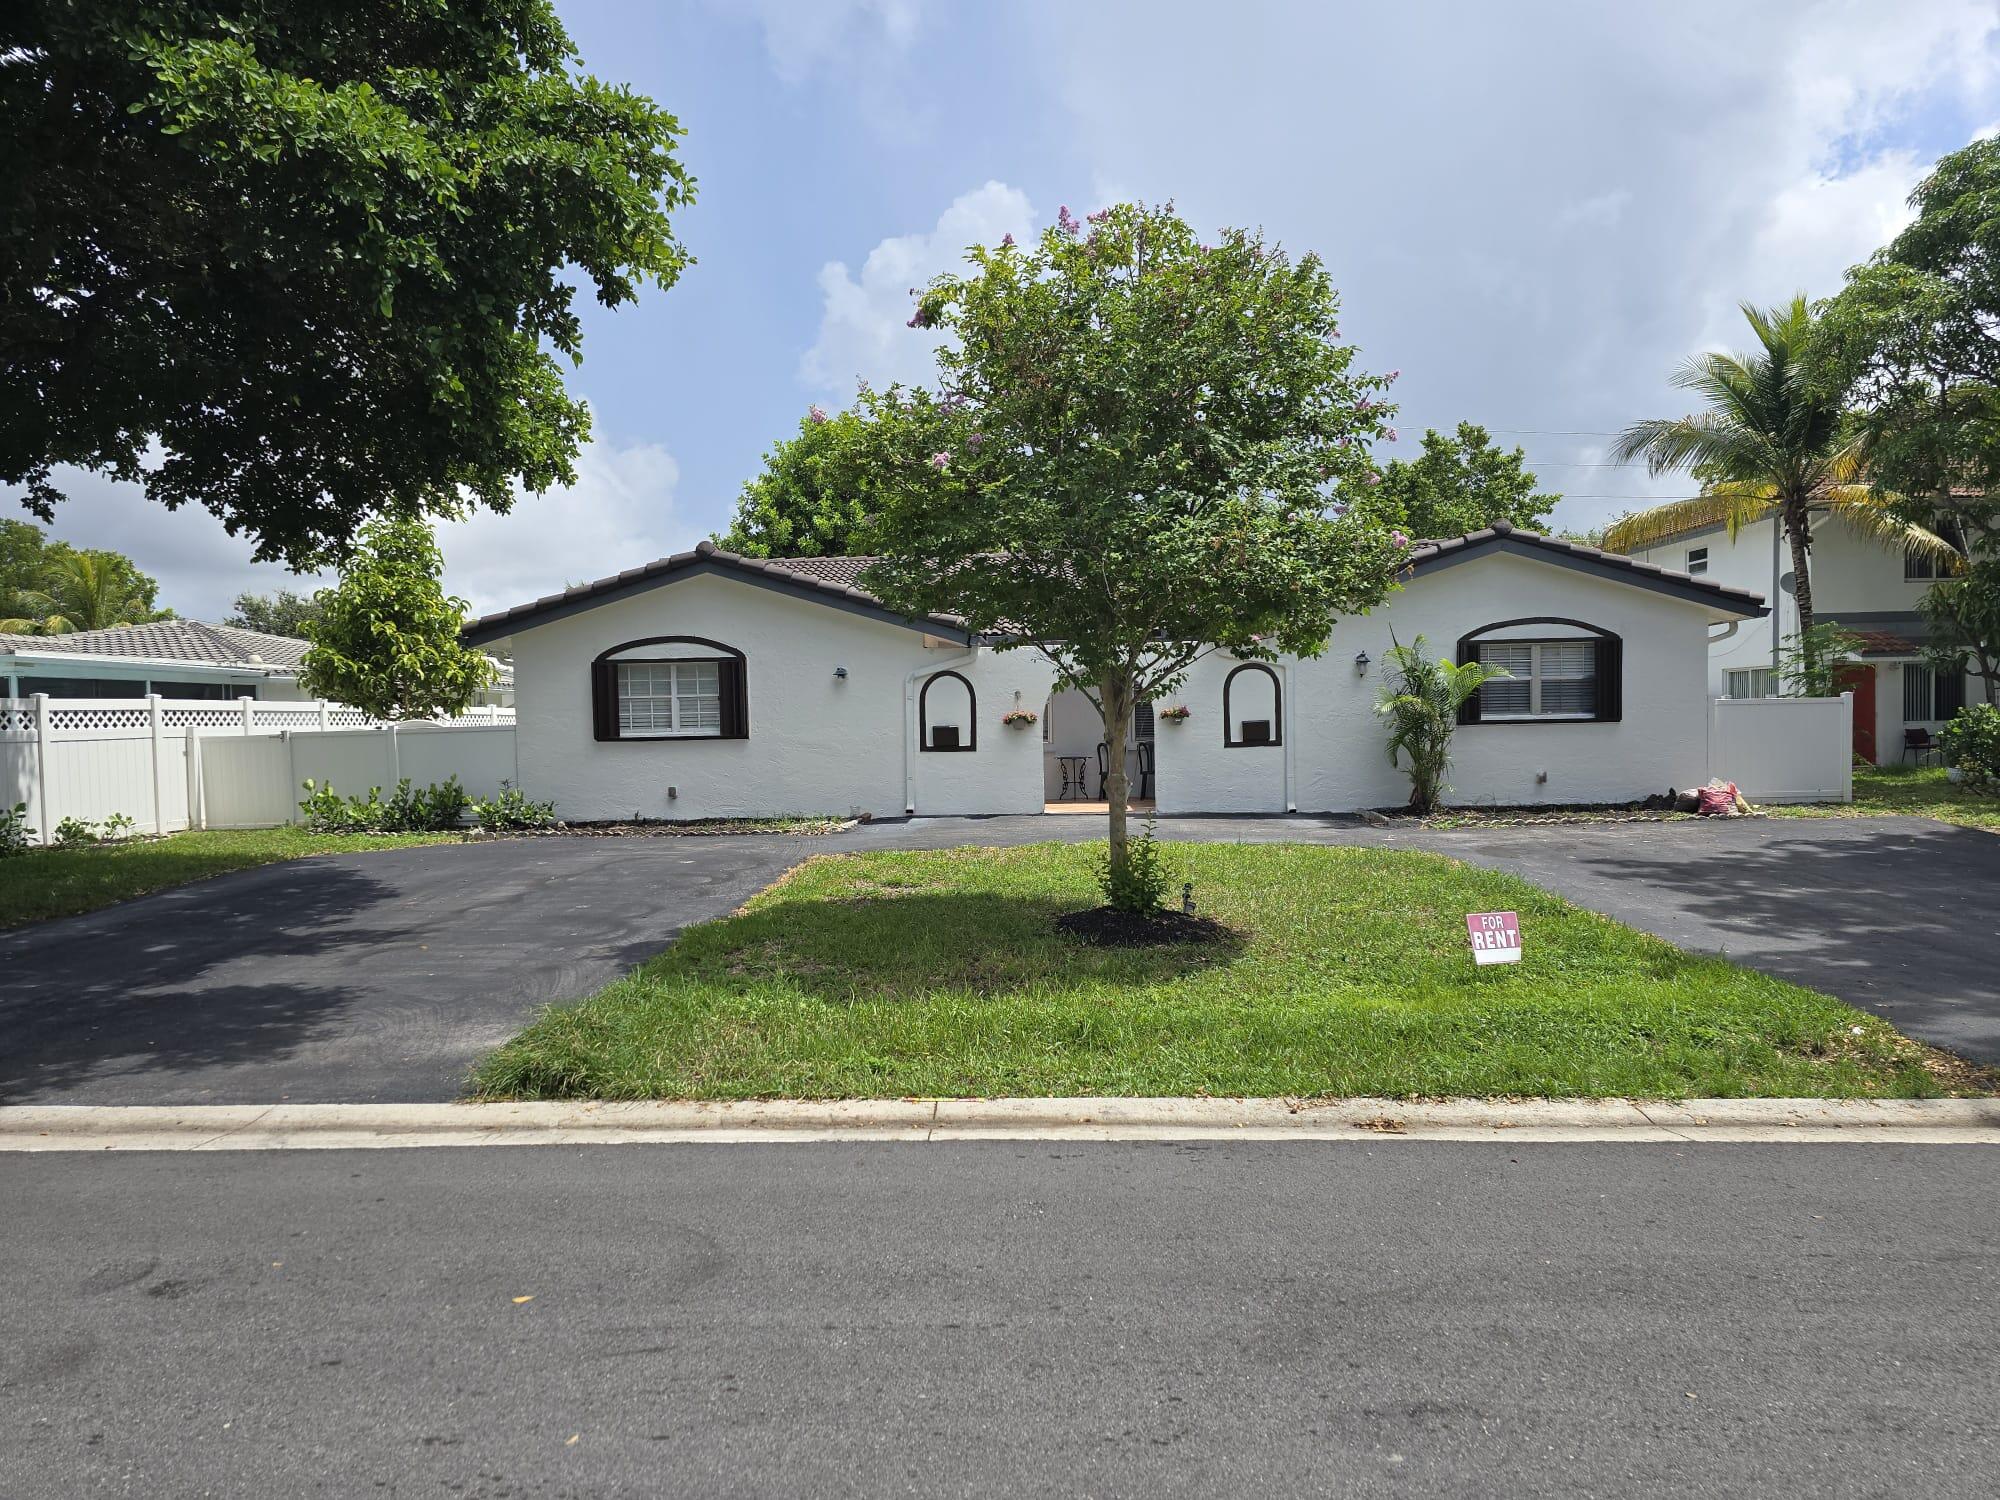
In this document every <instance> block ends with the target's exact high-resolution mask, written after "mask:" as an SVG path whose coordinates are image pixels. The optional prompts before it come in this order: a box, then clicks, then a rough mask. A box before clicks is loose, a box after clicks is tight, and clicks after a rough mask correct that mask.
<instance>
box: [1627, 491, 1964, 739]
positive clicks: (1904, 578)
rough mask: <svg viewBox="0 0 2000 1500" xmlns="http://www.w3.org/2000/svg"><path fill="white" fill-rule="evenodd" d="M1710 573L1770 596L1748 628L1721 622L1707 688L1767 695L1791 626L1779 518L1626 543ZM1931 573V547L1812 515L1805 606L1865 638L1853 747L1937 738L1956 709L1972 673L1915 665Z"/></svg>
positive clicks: (1788, 568) (1857, 674)
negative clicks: (1919, 550) (1906, 547)
mask: <svg viewBox="0 0 2000 1500" xmlns="http://www.w3.org/2000/svg"><path fill="white" fill-rule="evenodd" d="M1632 555H1633V556H1634V557H1635V558H1638V559H1640V560H1642V561H1645V562H1650V563H1655V564H1657V565H1659V566H1661V567H1666V568H1677V569H1680V570H1681V571H1683V572H1686V573H1689V574H1692V575H1693V576H1695V577H1697V578H1704V579H1707V580H1709V581H1711V582H1715V583H1725V584H1730V585H1733V586H1735V587H1738V588H1746V589H1755V590H1758V591H1759V592H1761V593H1763V594H1764V595H1765V596H1766V597H1767V598H1770V599H1775V600H1777V601H1778V604H1777V607H1776V608H1775V609H1773V610H1772V611H1771V613H1770V615H1769V617H1768V618H1767V619H1766V620H1765V621H1764V623H1762V624H1761V625H1758V626H1756V627H1754V628H1753V627H1751V626H1748V625H1745V626H1744V627H1743V628H1741V629H1740V630H1733V631H1728V630H1726V631H1723V632H1721V633H1720V634H1718V636H1717V637H1716V638H1715V639H1714V640H1713V641H1712V642H1711V643H1710V645H1709V691H1710V693H1712V694H1714V695H1715V696H1717V697H1729V698H1765V697H1772V696H1775V695H1777V694H1778V693H1780V692H1781V691H1782V690H1783V685H1782V683H1781V682H1780V681H1779V670H1778V669H1779V659H1780V654H1781V653H1782V651H1783V650H1784V649H1785V647H1786V646H1787V645H1788V644H1789V642H1790V640H1791V638H1792V637H1793V636H1794V635H1796V634H1797V632H1798V628H1799V611H1798V601H1797V600H1796V599H1794V598H1793V597H1792V560H1791V548H1790V547H1789V546H1788V545H1787V544H1786V542H1785V540H1784V536H1783V534H1782V532H1781V530H1780V528H1779V526H1778V524H1777V522H1776V521H1775V520H1764V521H1758V522H1756V523H1755V524H1753V525H1749V526H1745V527H1743V528H1742V529H1741V530H1739V531H1738V532H1737V533H1736V535H1735V536H1734V537H1731V536H1730V534H1729V529H1728V528H1727V527H1726V526H1711V527H1706V528H1704V529H1702V530H1699V531H1689V532H1683V533H1681V534H1680V535H1678V536H1674V537H1669V538H1667V539H1665V540H1664V541H1661V542H1659V543H1657V544H1655V545H1654V546H1651V547H1647V548H1642V549H1639V550H1636V551H1635V552H1634V553H1633V554H1632ZM1936 579H1937V565H1936V563H1935V562H1934V561H1932V560H1931V559H1930V558H1928V557H1921V556H1917V555H1915V554H1908V555H1906V554H1904V553H1903V552H1901V551H1900V550H1898V549H1896V548H1894V547H1891V546H1888V545H1886V544H1884V543H1883V542H1880V541H1878V540H1876V539H1874V538H1872V537H1867V536H1864V535H1862V534H1861V533H1860V532H1858V531H1856V530H1854V528H1852V527H1851V526H1849V525H1847V524H1846V523H1845V522H1844V521H1841V520H1840V519H1839V518H1838V517H1835V516H1824V515H1823V516H1819V517H1817V518H1816V524H1815V525H1814V528H1813V539H1812V594H1813V617H1814V618H1815V619H1816V620H1820V621H1834V622H1837V623H1838V624H1840V625H1841V626H1842V627H1843V628H1844V629H1846V630H1849V631H1851V632H1853V633H1854V634H1855V635H1857V636H1859V637H1860V639H1861V646H1860V650H1859V653H1858V654H1859V656H1860V660H1859V661H1856V662H1852V663H1850V664H1849V665H1848V666H1847V667H1845V668H1843V670H1842V674H1841V683H1842V686H1843V687H1845V688H1848V689H1850V690H1852V692H1853V693H1854V753H1855V754H1856V755H1859V756H1861V757H1862V758H1863V759H1864V760H1868V761H1873V762H1875V763H1877V764H1894V763H1895V762H1897V761H1898V760H1900V759H1902V758H1903V757H1904V755H1905V747H1906V745H1907V744H1908V743H1909V741H1910V739H1911V737H1912V734H1913V732H1915V731H1923V732H1925V733H1927V734H1928V735H1930V736H1932V737H1935V736H1936V734H1937V732H1938V730H1940V729H1942V728H1943V727H1944V724H1945V722H1946V721H1947V720H1948V719H1950V718H1951V716H1952V715H1953V714H1955V713H1957V712H1958V710H1959V709H1960V708H1961V707H1962V706H1964V704H1965V703H1966V701H1967V698H1968V694H1970V693H1973V692H1976V691H1977V687H1978V684H1977V682H1976V681H1975V680H1974V679H1971V678H1970V677H1965V676H1953V675H1951V674H1942V675H1941V674H1938V673H1934V672H1932V671H1931V670H1930V668H1928V667H1926V666H1925V665H1924V664H1923V660H1922V657H1923V650H1924V645H1925V643H1926V642H1927V641H1928V640H1929V636H1930V632H1929V629H1928V627H1927V625H1926V623H1925V620H1924V617H1923V616H1922V615H1921V614H1920V613H1919V612H1918V609H1917V605H1918V603H1919V601H1920V600H1922V598H1923V596H1924V593H1925V591H1926V590H1928V589H1929V588H1930V586H1931V585H1932V583H1934V582H1935V581H1936Z"/></svg>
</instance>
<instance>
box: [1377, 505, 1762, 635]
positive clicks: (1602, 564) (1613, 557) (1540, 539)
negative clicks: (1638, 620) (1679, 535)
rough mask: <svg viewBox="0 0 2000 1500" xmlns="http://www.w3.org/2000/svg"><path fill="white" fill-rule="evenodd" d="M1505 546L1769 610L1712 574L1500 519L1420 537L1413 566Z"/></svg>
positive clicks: (1755, 610) (1719, 600) (1756, 595)
mask: <svg viewBox="0 0 2000 1500" xmlns="http://www.w3.org/2000/svg"><path fill="white" fill-rule="evenodd" d="M1490 547H1499V548H1504V549H1508V550H1519V551H1524V552H1545V553H1548V554H1550V555H1551V556H1552V557H1555V558H1558V559H1561V560H1564V561H1567V562H1570V563H1573V564H1578V565H1581V566H1583V567H1585V568H1588V569H1589V570H1591V571H1593V572H1596V571H1602V572H1604V573H1605V574H1606V575H1607V576H1615V575H1618V574H1628V575H1630V577H1629V578H1627V579H1626V580H1625V581H1627V582H1632V583H1642V584H1646V585H1648V586H1651V587H1654V588H1659V589H1661V590H1663V591H1665V592H1670V593H1674V594H1679V595H1682V596H1683V597H1687V598H1694V599H1700V600H1703V601H1705V602H1712V603H1716V604H1724V605H1728V606H1729V607H1730V608H1732V609H1736V608H1740V609H1743V610H1745V611H1746V612H1748V613H1753V614H1760V615H1761V614H1767V613H1769V611H1768V610H1767V609H1766V608H1765V605H1764V596H1763V595H1762V594H1759V593H1755V592H1753V591H1752V590H1750V589H1739V588H1734V587H1732V586H1730V585H1729V584H1725V583H1712V582H1710V581H1709V580H1708V579H1706V578H1697V577H1695V576H1694V575H1693V574H1691V573H1683V572H1681V571H1679V570H1678V569H1675V568H1663V567H1660V566H1659V565H1658V564H1657V563H1649V562H1641V561H1640V560H1639V559H1638V558H1636V557H1627V556H1625V554H1624V553H1622V552H1606V551H1604V550H1603V549H1602V548H1599V547H1587V546H1585V545H1584V544H1583V543H1582V542H1570V541H1565V540H1563V539H1562V538H1561V537H1557V536H1544V535H1543V534H1542V533H1541V532H1539V531H1523V530H1521V529H1520V528H1518V527H1516V526H1512V525H1510V524H1509V523H1507V522H1506V521H1495V522H1494V523H1493V524H1492V525H1491V526H1487V527H1483V528H1481V529H1480V530H1478V531H1469V532H1467V533H1466V534H1465V535H1464V536H1454V537H1445V538H1443V539H1442V540H1438V541H1427V542H1418V543H1417V544H1416V545H1415V546H1414V547H1412V548H1411V549H1410V567H1411V568H1412V569H1420V568H1423V567H1425V566H1427V565H1432V564H1437V563H1442V562H1449V561H1451V560H1452V559H1454V558H1456V557H1460V556H1463V555H1465V554H1467V553H1470V552H1475V551H1479V550H1481V549H1484V548H1490Z"/></svg>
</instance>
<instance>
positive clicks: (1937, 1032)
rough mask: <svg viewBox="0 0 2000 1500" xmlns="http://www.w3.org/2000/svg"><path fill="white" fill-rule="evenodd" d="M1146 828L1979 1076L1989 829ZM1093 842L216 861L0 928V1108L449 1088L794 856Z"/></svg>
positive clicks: (730, 842) (1995, 869) (666, 845)
mask: <svg viewBox="0 0 2000 1500" xmlns="http://www.w3.org/2000/svg"><path fill="white" fill-rule="evenodd" d="M1159 832H1160V834H1161V836H1162V837H1163V838H1170V839H1223V840H1243V841H1257V842H1273V841H1283V840H1298V841H1303V842H1314V843H1368V844H1377V845H1382V846H1387V847H1399V848H1421V849H1430V850H1434V851H1437V852H1441V853H1446V854H1451V855H1454V856H1456V857H1459V858H1462V859H1466V860H1468V861H1471V862H1473V863H1477V864H1484V865H1491V866H1494V867H1497V868H1501V869H1507V870H1512V871H1514V872H1516V873H1518V874H1521V875H1523V876H1525V877H1527V878H1528V879H1530V880H1532V881H1534V882H1535V883H1537V884H1538V885H1542V886H1545V887H1547V888H1549V889H1551V890H1555V891H1558V892H1560V893H1561V894H1563V895H1565V896H1567V897H1569V898H1570V899H1571V900H1573V901H1576V902H1577V903H1578V904H1580V905H1583V906H1587V907H1590V908H1592V909H1593V910H1596V911H1601V912H1603V913H1605V914H1606V915H1607V916H1611V917H1615V918H1617V919H1618V920H1620V921H1623V922H1627V923H1630V924H1631V925H1633V926H1636V927H1640V928H1643V929H1645V930H1647V931H1650V932H1653V933H1656V934H1658V935H1659V936H1661V937H1663V938H1666V939H1667V940H1668V941H1670V942H1673V943H1677V944H1679V945H1681V946H1682V947H1685V948H1689V949H1693V950H1697V951H1707V952H1719V953H1724V954H1726V955H1728V956H1729V957H1730V958H1733V959H1735V960H1737V961H1738V962H1740V963H1744V964H1748V965H1750V966H1751V967H1753V968H1758V969H1762V970H1765V971H1766V972H1769V973H1772V974H1777V975H1780V976H1782V977H1784V978H1787V979H1793V980H1797V981H1798V982H1800V983H1802V984H1808V985H1811V986H1813V987H1814V988H1816V989H1821V990H1825V991H1827V992H1829V993H1831V994H1835V995H1839V996H1841V997H1843V998H1844V999H1847V1000H1849V1001H1851V1002H1852V1003H1854V1004H1856V1005H1859V1006H1862V1007H1864V1008H1866V1009H1869V1010H1872V1011H1875V1012H1876V1013H1878V1014H1880V1015H1883V1016H1886V1017H1888V1018H1889V1019H1890V1020H1891V1021H1893V1022H1894V1023H1895V1024H1896V1025H1897V1026H1899V1027H1901V1028H1902V1029H1903V1030H1904V1031H1906V1032H1908V1033H1910V1034H1911V1035H1913V1036H1917V1037H1921V1038H1923V1039H1924V1040H1926V1041H1930V1042H1934V1043H1936V1044H1938V1045H1940V1046H1944V1047H1949V1048H1951V1049H1953V1050H1954V1051H1958V1052H1962V1053H1964V1054H1965V1055H1967V1056H1969V1057H1975V1058H1979V1059H1981V1060H1984V1061H1991V1062H2000V961H1996V957H1995V949H1996V947H2000V838H1995V837H1994V836H1993V835H1991V834H1986V833H1980V832H1976V831H1973V830H1969V829H1963V828H1952V827H1947V826H1945V825H1943V824H1939V823H1933V822H1930V821H1928V820H1926V819H1920V818H1857V819H1840V820H1833V819H1829V820H1826V821H1788V820H1780V819H1769V820H1763V819H1759V820H1755V821H1750V820H1744V821H1735V822H1722V821H1717V822H1713V823H1670V824H1611V825H1580V826H1564V827H1541V828H1519V829H1484V830H1481V829H1466V830H1456V831H1444V832H1404V831H1401V830H1379V829H1373V828H1368V827H1365V826H1362V825H1359V824H1355V823H1351V822H1346V821H1343V820H1338V819H1315V818H1257V819H1248V818H1190V819H1164V820H1162V821H1161V823H1160V825H1159ZM1101 836H1102V829H1101V825H1100V824H1099V822H1098V820H1096V819H1094V818H1081V817H1078V818H1069V817H1055V818H1051V817H1022V818H967V819H925V820H920V821H915V822H907V823H885V824H875V825H871V826H866V827H863V828H860V829H856V830H854V831H853V832H852V833H849V834H845V835H840V836H837V837H833V838H822V839H794V838H780V837H764V836H755V837H726V838H685V839H646V838H628V839H588V838H575V839H565V838H550V839H525V840H506V841H496V842H491V843H477V844H462V845H461V844H450V845H438V846H433V847H428V848H416V849H397V850H382V851H379V852H373V853H366V854H357V855H336V856H323V857H320V858H315V859H309V860H302V861H298V862H295V863H292V864H285V865H272V866H266V867H264V868H261V869H256V870H246V871H241V872H238V873H236V874H233V875H225V876H222V877H220V878H218V879H215V880H209V881H204V882H201V883H199V884H196V885H190V886H184V887H181V888H180V889H178V890H173V891H166V892H162V893H160V894H158V895H154V896H147V897H143V898H141V899H140V900H137V901H132V902H128V903H126V904H124V905H122V906H117V907H112V908H109V909H107V910H105V911H101V912H96V913H93V914H91V915H89V916H84V917H74V918H69V919H66V920H63V921H57V922H50V923H45V924H42V925H40V926H36V927H31V928H27V929H24V930H21V931H18V932H14V933H9V934H5V935H0V1101H4V1102H7V1103H16V1104H20V1103H44V1104H56V1103H75V1104H86V1103H87V1104H222V1103H232V1104H242V1103H251V1104H254V1103H267V1102H269V1103H275V1102H281V1101H294V1102H342V1101H385V1102H400V1101H411V1100H430V1099H449V1098H452V1097H454V1096H455V1095H456V1094H457V1093H458V1092H459V1090H460V1088H461V1086H462V1084H463V1082H464V1079H465V1075H466V1071H467V1069H468V1068H469V1067H470V1066H471V1065H472V1063H473V1062H474V1061H475V1060H476V1059H477V1058H478V1057H479V1056H480V1055H481V1054H483V1053H484V1052H486V1051H487V1050H488V1049H490V1048H492V1047H494V1046H497V1045H498V1044H499V1043H500V1042H502V1041H504V1040H505V1039H506V1038H507V1037H509V1036H511V1035H512V1034H514V1032H516V1031H518V1030H519V1029H520V1028H521V1026H522V1025H523V1024H525V1022H526V1021H527V1020H528V1018H529V1017H531V1016H532V1015H533V1014H534V1013H535V1011H536V1010H538V1009H539V1008H540V1007H541V1006H543V1005H545V1004H547V1003H549V1002H551V1001H556V1000H565V999H572V998H576V997H580V996H582V995H585V994H588V993H589V992H590V991H592V990H594V989H596V988H597V987H599V986H600V985H602V984H604V983H605V982H606V981H608V980H610V979H612V978H614V977H616V976H617V975H618V974H621V973H623V972H624V971H625V970H627V969H629V968H631V967H632V966H633V965H634V964H637V963H638V962H639V961H641V960H642V959H644V958H646V957H647V956H649V955H650V954H652V953H655V952H657V951H659V950H660V949H661V948H663V947H665V946H666V945H667V944H668V943H670V942H671V941H672V940H673V938H674V936H675V934H676V933H678V932H679V931H680V929H681V928H682V927H684V926H686V925H688V924H689V923H693V922H700V921H706V920H708V919H710V918H712V917H716V916H720V915H722V914H723V913H725V912H727V911H729V910H730V909H731V908H733V907H734V906H736V905H737V904H738V903H740V902H741V901H742V900H743V899H744V898H745V897H746V896H748V895H750V894H751V893H752V892H753V891H755V890H757V889H759V888H760V887H762V886H763V885H765V884H767V883H768V882H770V881H771V880H772V879H774V878H776V877H777V875H778V874H780V873H781V872H782V871H783V870H785V869H786V868H788V867H789V866H791V865H792V864H795V863H797V862H798V861H799V860H800V859H802V858H804V857H805V856H806V855H808V854H810V853H815V852H834V851H837V850H845V849H867V848H918V847H937V846H943V845H954V844H1014V843H1028V842H1034V841H1037V840H1044V839H1051V838H1059V839H1083V838H1092V837H1101ZM1525 938H1526V940H1527V941H1528V942H1530V943H1532V942H1533V941H1534V934H1533V933H1532V932H1529V933H1527V934H1525Z"/></svg>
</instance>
